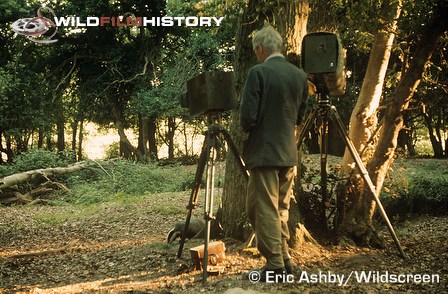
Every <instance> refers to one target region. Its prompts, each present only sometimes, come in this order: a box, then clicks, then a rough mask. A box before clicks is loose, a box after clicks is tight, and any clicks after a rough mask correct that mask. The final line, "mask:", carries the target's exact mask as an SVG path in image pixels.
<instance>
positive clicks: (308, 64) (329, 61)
mask: <svg viewBox="0 0 448 294" xmlns="http://www.w3.org/2000/svg"><path fill="white" fill-rule="evenodd" d="M302 67H303V70H304V71H305V72H306V73H307V74H308V79H309V80H310V81H311V82H312V83H313V84H315V85H316V87H317V90H318V91H319V92H321V93H328V94H330V95H333V96H342V95H344V94H345V87H346V82H345V50H344V49H343V48H342V45H341V42H340V40H339V38H338V36H337V35H336V34H333V33H329V32H316V33H310V34H307V35H306V36H305V37H303V41H302Z"/></svg>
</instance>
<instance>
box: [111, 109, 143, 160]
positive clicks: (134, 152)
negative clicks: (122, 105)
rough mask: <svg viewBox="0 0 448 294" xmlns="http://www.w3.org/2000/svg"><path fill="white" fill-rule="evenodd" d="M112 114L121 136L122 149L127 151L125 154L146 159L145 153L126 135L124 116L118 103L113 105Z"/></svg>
mask: <svg viewBox="0 0 448 294" xmlns="http://www.w3.org/2000/svg"><path fill="white" fill-rule="evenodd" d="M112 115H113V117H114V119H115V127H116V128H117V131H118V135H119V136H120V151H122V152H125V154H128V155H129V156H135V158H136V159H137V160H139V161H144V160H145V158H144V156H143V154H142V153H141V152H140V150H138V149H137V148H135V147H134V146H132V144H131V142H130V141H129V139H128V137H127V136H126V133H125V131H124V130H125V129H124V124H123V116H122V113H121V112H120V110H119V108H118V106H117V105H113V107H112Z"/></svg>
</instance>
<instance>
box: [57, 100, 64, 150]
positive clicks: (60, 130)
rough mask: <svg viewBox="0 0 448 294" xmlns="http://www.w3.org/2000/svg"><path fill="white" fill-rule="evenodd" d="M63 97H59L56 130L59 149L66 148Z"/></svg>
mask: <svg viewBox="0 0 448 294" xmlns="http://www.w3.org/2000/svg"><path fill="white" fill-rule="evenodd" d="M61 99H62V98H59V99H57V102H56V103H57V105H56V130H57V148H58V151H64V150H65V116H64V105H63V103H62V100H61Z"/></svg>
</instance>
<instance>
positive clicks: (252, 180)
mask: <svg viewBox="0 0 448 294" xmlns="http://www.w3.org/2000/svg"><path fill="white" fill-rule="evenodd" d="M294 170H295V169H294V167H257V168H254V169H252V170H250V177H249V183H248V188H247V199H246V212H247V216H248V218H249V222H250V223H251V225H252V227H253V228H254V230H255V235H256V236H257V246H258V250H259V251H260V253H261V254H262V255H263V256H264V257H265V258H266V268H268V269H276V268H283V267H284V263H283V259H289V258H290V256H289V253H288V244H287V241H288V240H289V229H288V218H289V203H290V199H291V193H292V186H293V181H294Z"/></svg>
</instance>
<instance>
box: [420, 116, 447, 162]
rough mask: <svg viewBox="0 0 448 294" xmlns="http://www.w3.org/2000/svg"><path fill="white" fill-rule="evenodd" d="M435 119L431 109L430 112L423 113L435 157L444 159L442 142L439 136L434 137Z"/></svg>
mask: <svg viewBox="0 0 448 294" xmlns="http://www.w3.org/2000/svg"><path fill="white" fill-rule="evenodd" d="M433 119H434V115H433V111H432V109H430V110H429V111H425V112H424V113H423V120H424V123H425V125H426V128H427V129H428V134H429V140H430V141H431V146H432V150H433V151H434V157H435V158H442V157H443V147H442V141H441V140H438V139H437V136H436V135H434V128H433V126H432V123H433ZM436 133H437V131H436Z"/></svg>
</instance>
